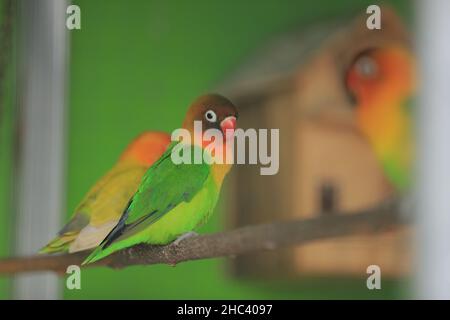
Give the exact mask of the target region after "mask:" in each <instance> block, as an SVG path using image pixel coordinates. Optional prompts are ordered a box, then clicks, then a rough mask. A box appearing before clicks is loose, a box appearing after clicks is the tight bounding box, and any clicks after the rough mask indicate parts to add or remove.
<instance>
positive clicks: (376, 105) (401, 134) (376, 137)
mask: <svg viewBox="0 0 450 320" xmlns="http://www.w3.org/2000/svg"><path fill="white" fill-rule="evenodd" d="M345 80H346V86H347V89H348V91H349V93H350V95H351V96H352V98H353V100H354V105H355V114H356V122H357V125H358V127H359V129H360V130H361V132H363V134H364V135H365V136H366V137H367V139H368V141H369V142H370V144H371V145H372V147H373V148H374V151H375V154H376V156H377V157H378V158H379V160H380V162H381V163H382V165H383V168H384V170H385V172H386V174H387V176H388V177H389V178H390V180H391V182H392V183H393V184H394V185H395V186H396V187H397V188H399V189H402V188H404V187H406V184H407V180H408V179H409V175H410V172H409V170H410V162H411V156H412V155H411V152H412V150H411V149H412V141H411V140H412V132H411V114H410V110H409V105H408V104H409V103H410V100H411V98H412V96H413V95H414V93H415V90H416V83H415V81H416V75H415V61H414V58H413V56H412V54H411V52H410V51H409V50H408V49H406V48H403V47H400V46H387V47H380V48H375V49H371V50H366V51H364V52H363V53H361V54H360V55H358V56H357V57H356V59H355V60H354V61H353V62H352V63H351V65H350V66H349V68H348V69H347V72H346V79H345Z"/></svg>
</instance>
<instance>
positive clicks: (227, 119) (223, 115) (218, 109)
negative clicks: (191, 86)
mask: <svg viewBox="0 0 450 320" xmlns="http://www.w3.org/2000/svg"><path fill="white" fill-rule="evenodd" d="M237 117H238V112H237V109H236V107H235V106H234V105H233V103H231V101H229V100H228V99H227V98H225V97H222V96H220V95H217V94H209V95H204V96H201V97H199V98H198V99H197V100H195V101H194V102H193V103H192V105H191V106H190V108H189V111H188V112H187V114H186V117H185V120H184V122H183V128H184V129H187V130H189V132H191V133H194V122H196V121H198V122H199V123H201V131H202V133H203V134H204V133H205V132H206V131H207V130H208V129H217V130H220V132H221V133H222V135H223V137H224V142H225V143H226V141H227V140H228V139H230V138H232V137H233V134H234V130H235V129H236V120H237ZM202 141H203V144H204V146H205V145H207V144H209V142H207V141H205V140H204V139H202Z"/></svg>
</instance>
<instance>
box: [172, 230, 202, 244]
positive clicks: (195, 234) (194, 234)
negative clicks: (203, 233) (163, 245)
mask: <svg viewBox="0 0 450 320" xmlns="http://www.w3.org/2000/svg"><path fill="white" fill-rule="evenodd" d="M195 236H198V233H197V232H194V231H190V232H186V233H184V234H182V235H181V236H179V237H178V238H177V239H176V240H175V241H174V242H173V244H174V245H175V246H178V245H179V244H180V243H181V242H182V241H183V240H186V239H187V238H192V237H195Z"/></svg>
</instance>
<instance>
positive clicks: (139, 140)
mask: <svg viewBox="0 0 450 320" xmlns="http://www.w3.org/2000/svg"><path fill="white" fill-rule="evenodd" d="M170 142H171V141H170V135H168V134H167V133H165V132H157V131H146V132H143V133H142V134H140V135H139V136H137V137H136V138H135V139H134V140H133V141H132V142H131V143H130V144H129V145H128V147H127V148H126V149H125V151H124V152H123V153H122V155H121V156H120V159H119V161H121V162H124V161H129V162H134V163H139V164H142V165H145V166H150V165H152V164H153V163H154V162H155V161H156V160H158V158H159V157H160V156H161V155H162V154H163V153H164V151H165V150H166V148H167V146H168V145H169V144H170Z"/></svg>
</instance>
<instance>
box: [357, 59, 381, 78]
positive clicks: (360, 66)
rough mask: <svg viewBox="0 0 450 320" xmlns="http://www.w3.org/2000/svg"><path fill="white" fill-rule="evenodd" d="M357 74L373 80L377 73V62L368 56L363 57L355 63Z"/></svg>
mask: <svg viewBox="0 0 450 320" xmlns="http://www.w3.org/2000/svg"><path fill="white" fill-rule="evenodd" d="M356 68H357V71H358V73H359V74H360V75H361V76H363V77H366V78H373V77H375V76H376V75H377V73H378V65H377V62H376V61H375V60H374V59H372V58H371V57H368V56H363V57H361V58H359V59H358V61H357V62H356Z"/></svg>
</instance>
